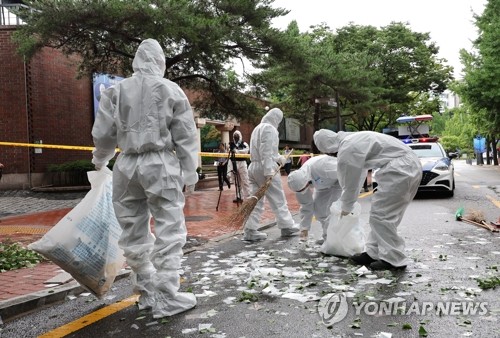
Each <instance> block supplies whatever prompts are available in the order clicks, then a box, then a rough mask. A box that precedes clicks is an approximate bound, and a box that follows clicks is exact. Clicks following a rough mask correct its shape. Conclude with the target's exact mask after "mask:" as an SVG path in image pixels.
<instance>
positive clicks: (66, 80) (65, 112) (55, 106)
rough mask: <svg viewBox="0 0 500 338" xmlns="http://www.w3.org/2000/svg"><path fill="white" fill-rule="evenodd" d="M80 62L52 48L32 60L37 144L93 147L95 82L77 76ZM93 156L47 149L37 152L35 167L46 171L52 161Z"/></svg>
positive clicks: (33, 116)
mask: <svg viewBox="0 0 500 338" xmlns="http://www.w3.org/2000/svg"><path fill="white" fill-rule="evenodd" d="M76 61H77V59H76V58H67V57H65V56H64V55H62V54H61V53H60V52H59V51H58V50H55V49H49V48H45V49H43V50H42V51H41V52H40V53H38V54H37V55H36V56H35V57H34V58H33V59H32V60H31V61H30V65H29V67H28V69H29V71H28V73H29V78H30V82H31V85H32V91H31V93H30V103H31V116H32V130H31V135H32V142H33V143H34V142H35V141H37V140H42V142H43V143H45V144H58V145H70V146H71V145H75V146H93V142H92V137H91V130H92V124H93V101H92V82H91V79H90V78H89V77H85V78H82V79H76V76H77V73H76V69H77V66H76ZM91 158H92V155H91V153H90V152H86V151H81V150H59V149H45V148H44V149H43V150H42V154H34V156H33V161H32V162H33V165H32V167H33V170H34V172H43V171H45V169H46V167H47V165H50V164H60V163H64V162H68V161H73V160H77V159H89V160H90V159H91Z"/></svg>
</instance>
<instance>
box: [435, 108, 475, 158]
mask: <svg viewBox="0 0 500 338" xmlns="http://www.w3.org/2000/svg"><path fill="white" fill-rule="evenodd" d="M445 115H446V119H445V127H444V129H443V130H442V131H441V132H440V133H438V135H439V136H440V142H441V143H442V144H443V146H444V148H445V149H447V150H448V151H455V150H457V149H460V152H461V153H462V154H467V155H469V156H472V154H473V153H474V151H473V138H474V136H476V134H477V128H476V127H475V126H474V121H473V119H472V115H471V114H470V113H469V112H468V109H467V107H466V106H465V105H462V106H461V107H459V108H453V109H450V110H449V111H447V112H445ZM433 122H434V121H433Z"/></svg>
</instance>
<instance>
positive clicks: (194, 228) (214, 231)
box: [0, 176, 299, 323]
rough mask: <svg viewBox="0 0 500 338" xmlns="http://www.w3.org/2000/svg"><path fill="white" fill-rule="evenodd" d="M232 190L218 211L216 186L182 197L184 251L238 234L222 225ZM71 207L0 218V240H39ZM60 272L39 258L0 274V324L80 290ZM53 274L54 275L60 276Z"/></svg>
mask: <svg viewBox="0 0 500 338" xmlns="http://www.w3.org/2000/svg"><path fill="white" fill-rule="evenodd" d="M281 179H282V183H283V188H284V190H285V194H286V198H287V201H288V207H289V209H290V211H291V212H292V214H295V213H297V212H298V210H299V204H298V202H297V200H296V198H295V194H294V193H293V192H291V191H290V190H289V189H288V185H287V181H286V176H282V177H281ZM234 198H235V190H234V187H233V186H232V189H230V190H227V189H226V187H225V190H224V191H222V194H221V198H220V204H219V208H218V211H217V210H216V207H217V201H218V199H219V190H218V189H217V188H212V189H207V190H200V191H195V192H194V193H193V194H192V195H191V196H189V198H187V199H186V205H185V207H184V214H185V217H186V226H187V230H188V240H187V243H186V246H185V247H184V252H185V253H188V252H191V251H194V250H196V246H199V245H201V244H203V243H205V242H207V241H210V240H217V239H218V238H225V237H227V236H232V235H238V236H241V235H240V233H239V232H236V233H235V232H234V230H231V229H228V228H226V224H224V223H225V220H226V219H227V218H228V217H229V216H230V215H231V214H232V213H233V212H234V210H235V208H236V206H237V204H235V203H233V202H232V201H233V199H234ZM71 209H72V208H64V209H58V210H50V211H45V212H37V213H28V214H23V215H18V216H10V217H5V218H0V238H2V239H11V240H13V241H16V242H21V243H23V244H24V245H27V244H29V243H32V242H35V241H36V240H38V239H40V238H41V237H42V236H43V235H44V234H45V233H46V232H47V231H48V230H50V229H51V227H52V226H54V225H55V224H56V223H57V222H58V221H59V220H60V219H61V218H63V217H64V216H65V215H66V214H67V213H68V212H69V211H70V210H71ZM273 222H274V214H273V213H272V212H271V211H270V208H269V205H268V204H267V202H266V208H265V212H264V214H263V216H262V221H261V223H262V224H263V225H265V224H272V223H273ZM128 274H129V271H128V270H124V271H123V273H122V274H121V275H120V276H118V277H117V278H123V277H126V276H128ZM62 276H63V270H62V269H61V268H59V267H58V266H57V265H55V264H53V263H52V262H44V263H40V264H38V265H36V266H35V267H33V268H24V269H18V270H13V271H7V272H3V273H0V323H1V320H2V319H3V320H5V319H7V318H10V317H12V316H15V315H18V314H21V313H24V312H26V311H29V310H32V309H34V308H37V307H39V306H43V305H46V304H49V303H51V302H54V301H60V300H63V299H64V298H65V297H66V295H68V294H70V293H72V292H73V293H78V292H79V291H83V290H82V289H81V287H80V286H79V284H78V283H77V282H75V281H74V280H72V279H71V280H68V279H66V280H64V279H62V280H58V281H57V283H48V281H55V280H56V279H58V277H60V278H61V277H62ZM60 278H59V279H60Z"/></svg>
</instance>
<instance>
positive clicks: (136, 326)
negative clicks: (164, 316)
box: [130, 324, 139, 330]
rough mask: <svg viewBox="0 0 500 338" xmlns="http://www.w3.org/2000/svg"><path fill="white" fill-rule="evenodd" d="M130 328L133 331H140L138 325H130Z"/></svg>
mask: <svg viewBox="0 0 500 338" xmlns="http://www.w3.org/2000/svg"><path fill="white" fill-rule="evenodd" d="M130 328H131V329H135V330H139V325H137V324H132V325H130Z"/></svg>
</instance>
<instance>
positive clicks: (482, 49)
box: [454, 0, 500, 165]
mask: <svg viewBox="0 0 500 338" xmlns="http://www.w3.org/2000/svg"><path fill="white" fill-rule="evenodd" d="M474 18H475V25H476V26H477V28H478V30H479V38H478V39H477V40H476V41H474V45H473V46H474V50H473V51H471V52H468V51H466V50H461V61H462V64H463V65H464V78H463V81H460V82H458V83H456V85H455V89H454V90H455V91H456V92H457V93H458V94H459V95H460V97H461V98H462V100H463V101H464V102H466V103H467V105H468V106H469V107H470V109H471V113H472V119H473V121H474V123H475V124H476V125H477V132H478V133H481V134H482V135H484V136H486V137H487V140H488V143H489V145H491V146H493V154H494V156H493V159H494V164H495V165H498V156H497V152H496V149H495V147H496V143H497V140H498V138H499V135H500V114H499V111H500V83H499V81H498V79H499V78H500V44H499V43H498V41H500V0H488V2H487V4H486V7H485V9H484V12H483V14H482V15H475V16H474Z"/></svg>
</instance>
